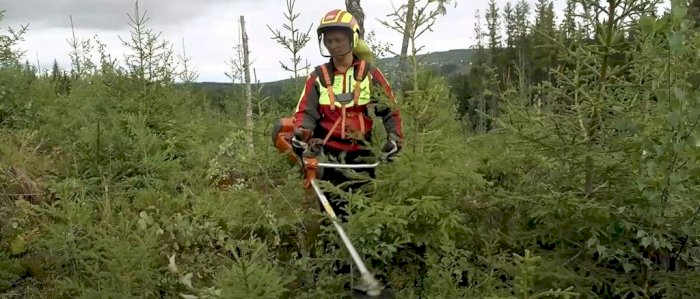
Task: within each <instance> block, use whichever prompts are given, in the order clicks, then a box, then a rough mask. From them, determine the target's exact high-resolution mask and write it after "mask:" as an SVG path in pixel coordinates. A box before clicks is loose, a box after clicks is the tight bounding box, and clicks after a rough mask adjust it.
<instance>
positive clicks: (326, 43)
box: [318, 28, 354, 57]
mask: <svg viewBox="0 0 700 299" xmlns="http://www.w3.org/2000/svg"><path fill="white" fill-rule="evenodd" d="M352 37H353V35H352V31H350V30H347V29H344V28H342V29H340V28H339V29H335V28H328V29H326V30H322V31H321V32H320V33H319V36H318V42H319V45H318V46H319V48H320V49H321V55H323V56H324V57H335V56H343V55H345V54H347V53H350V52H352V48H353V47H354V45H353V38H352Z"/></svg>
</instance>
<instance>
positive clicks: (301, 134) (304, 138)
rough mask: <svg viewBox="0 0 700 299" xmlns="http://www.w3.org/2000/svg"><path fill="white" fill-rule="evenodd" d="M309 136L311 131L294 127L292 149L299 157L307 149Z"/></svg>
mask: <svg viewBox="0 0 700 299" xmlns="http://www.w3.org/2000/svg"><path fill="white" fill-rule="evenodd" d="M310 138H311V131H309V130H307V129H302V128H296V129H294V136H292V149H293V150H294V153H295V154H297V156H299V157H303V156H304V153H305V152H307V151H308V150H309V143H308V141H309V139H310Z"/></svg>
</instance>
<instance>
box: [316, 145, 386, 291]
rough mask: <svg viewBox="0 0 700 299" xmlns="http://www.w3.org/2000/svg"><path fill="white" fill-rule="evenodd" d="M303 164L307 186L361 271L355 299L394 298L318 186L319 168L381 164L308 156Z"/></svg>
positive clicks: (355, 289)
mask: <svg viewBox="0 0 700 299" xmlns="http://www.w3.org/2000/svg"><path fill="white" fill-rule="evenodd" d="M302 160H303V163H304V169H305V173H306V176H305V186H310V187H311V188H313V190H314V192H315V193H316V196H318V199H319V200H320V201H321V204H322V205H323V209H324V210H325V211H326V213H328V215H329V216H330V218H331V221H332V222H333V225H334V226H335V229H336V230H337V231H338V234H339V235H340V238H341V239H342V241H343V244H345V247H346V248H347V250H348V251H349V252H350V256H351V257H352V260H353V261H354V262H355V265H356V266H357V268H358V269H359V270H360V275H361V277H362V283H361V284H360V285H358V286H355V287H354V289H353V297H355V298H394V294H393V293H392V292H391V291H390V290H388V289H386V288H384V286H382V285H381V284H380V283H379V281H377V280H376V279H375V278H374V276H373V275H372V273H370V272H369V270H367V267H366V266H365V264H364V262H362V259H361V258H360V255H359V254H358V253H357V250H355V246H353V244H352V242H351V241H350V238H348V236H347V234H346V233H345V230H344V229H343V227H342V226H341V225H340V223H339V222H340V221H339V219H338V217H337V216H336V214H335V211H334V210H333V207H331V205H330V203H329V202H328V199H327V198H326V196H325V195H324V194H323V192H322V191H321V188H320V187H319V186H318V182H317V178H316V174H317V169H318V167H324V168H336V169H341V168H345V169H363V168H365V169H366V168H375V167H377V166H378V165H379V162H376V163H373V164H336V163H322V162H318V160H317V159H316V157H312V156H307V157H303V158H302Z"/></svg>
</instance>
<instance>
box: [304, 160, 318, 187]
mask: <svg viewBox="0 0 700 299" xmlns="http://www.w3.org/2000/svg"><path fill="white" fill-rule="evenodd" d="M303 165H304V170H305V171H304V174H305V176H304V188H306V189H309V188H311V181H313V180H315V179H317V177H318V172H317V171H318V159H316V157H304V164H303Z"/></svg>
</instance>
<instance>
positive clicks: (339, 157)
mask: <svg viewBox="0 0 700 299" xmlns="http://www.w3.org/2000/svg"><path fill="white" fill-rule="evenodd" d="M325 154H326V156H327V157H328V159H326V161H327V162H329V163H340V164H367V163H372V162H371V160H370V158H371V157H372V153H371V152H370V151H359V152H352V153H347V152H346V153H342V152H328V151H326V152H325ZM353 173H354V174H353ZM319 175H320V179H321V180H324V181H328V182H330V183H331V184H333V185H335V186H337V187H339V188H341V190H343V191H345V192H350V191H353V192H355V191H357V190H358V189H360V188H361V187H362V186H363V185H365V184H366V183H367V180H368V179H369V178H372V179H373V178H375V170H374V168H366V169H333V168H323V170H321V173H320V174H319ZM324 194H325V195H326V198H327V199H328V201H329V202H330V204H331V207H333V210H334V211H335V214H336V215H337V216H338V218H339V219H340V221H343V218H344V217H345V216H347V212H346V211H345V208H346V206H347V203H348V202H347V199H344V198H342V197H341V196H339V195H338V194H335V193H333V192H326V193H324ZM319 207H320V208H321V210H322V211H324V210H323V205H321V202H320V201H319Z"/></svg>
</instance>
